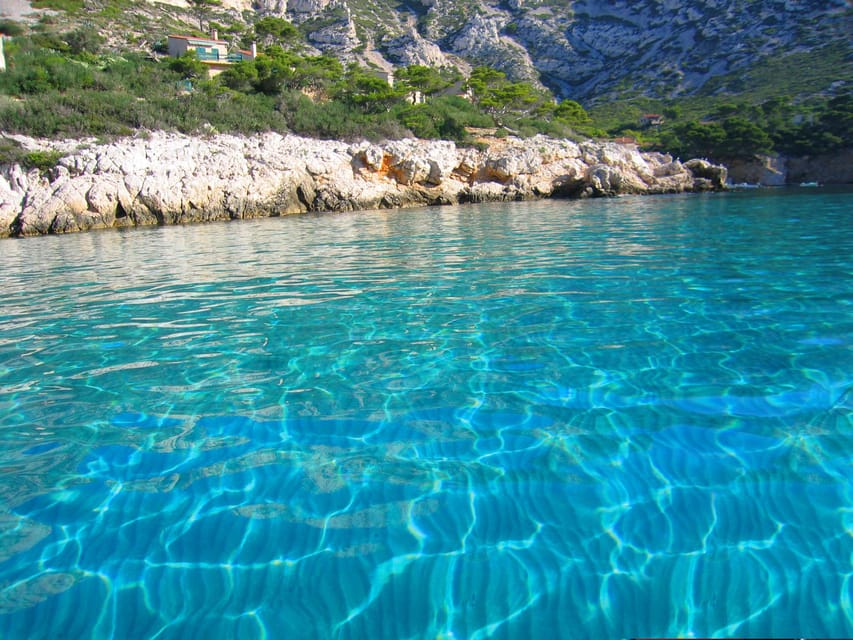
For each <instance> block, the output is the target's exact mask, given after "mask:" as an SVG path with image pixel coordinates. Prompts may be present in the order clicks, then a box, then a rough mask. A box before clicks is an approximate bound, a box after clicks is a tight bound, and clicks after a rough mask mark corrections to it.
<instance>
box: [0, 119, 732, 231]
mask: <svg viewBox="0 0 853 640" xmlns="http://www.w3.org/2000/svg"><path fill="white" fill-rule="evenodd" d="M10 137H11V136H10ZM14 138H15V140H17V141H18V142H19V143H21V144H22V145H23V146H24V148H25V149H27V150H29V151H35V150H39V151H55V152H59V153H61V154H62V158H61V159H60V160H59V163H58V164H57V165H56V166H55V167H54V168H53V169H51V170H50V171H47V172H44V173H43V172H40V171H39V170H37V169H33V170H30V171H25V170H23V169H22V168H21V166H20V165H5V166H0V237H23V236H35V235H44V234H52V233H69V232H76V231H85V230H89V229H106V228H123V227H134V226H146V225H163V224H183V223H190V222H203V221H213V220H234V219H242V218H257V217H271V216H280V215H286V214H292V213H302V212H307V211H351V210H360V209H378V208H396V207H408V206H421V205H438V204H457V203H466V202H489V201H507V200H525V199H533V198H547V197H596V196H614V195H620V194H660V193H679V192H685V191H706V190H716V189H723V188H725V182H726V168H725V167H722V166H718V165H712V164H710V163H708V162H706V161H704V160H689V161H687V162H684V163H682V162H679V161H678V160H673V158H672V157H671V156H668V155H666V154H661V153H643V152H640V151H639V150H638V149H637V148H636V146H634V145H623V144H617V143H613V142H593V141H588V142H580V143H575V142H571V141H568V140H554V139H550V138H545V137H542V136H537V137H535V138H531V139H527V140H521V139H517V138H511V137H510V138H502V139H499V138H492V139H490V140H489V142H488V144H485V143H484V144H482V145H480V147H478V148H462V147H457V146H456V145H455V144H454V143H453V142H448V141H429V140H414V139H405V140H396V141H388V142H383V143H368V142H363V143H357V144H347V143H343V142H336V141H326V140H314V139H306V138H300V137H298V136H292V135H280V134H276V133H265V134H260V135H256V136H233V135H211V136H206V137H200V136H185V135H180V134H175V133H165V132H153V133H147V134H145V135H140V136H137V137H133V138H125V139H121V140H117V141H114V142H110V143H106V144H98V143H96V142H93V141H47V140H36V139H32V138H24V137H21V136H15V137H14Z"/></svg>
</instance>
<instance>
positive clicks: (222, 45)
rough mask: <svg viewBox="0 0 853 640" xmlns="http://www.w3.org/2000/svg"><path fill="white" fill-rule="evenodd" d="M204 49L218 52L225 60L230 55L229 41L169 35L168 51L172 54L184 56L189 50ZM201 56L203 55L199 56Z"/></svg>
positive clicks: (206, 51) (209, 51)
mask: <svg viewBox="0 0 853 640" xmlns="http://www.w3.org/2000/svg"><path fill="white" fill-rule="evenodd" d="M198 49H203V52H204V53H207V54H212V53H218V54H219V58H220V59H222V60H224V59H225V58H226V57H227V56H228V43H227V42H222V41H220V40H205V39H203V38H184V37H180V38H179V37H175V36H169V40H168V51H169V55H170V56H174V57H178V56H182V55H184V54H185V53H187V51H197V50H198ZM199 57H200V58H201V57H202V56H199Z"/></svg>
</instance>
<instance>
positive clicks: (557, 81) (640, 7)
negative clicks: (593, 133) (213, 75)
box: [232, 0, 853, 101]
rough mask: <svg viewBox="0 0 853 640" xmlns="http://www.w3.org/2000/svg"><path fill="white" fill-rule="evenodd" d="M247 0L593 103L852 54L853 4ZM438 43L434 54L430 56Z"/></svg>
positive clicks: (334, 45)
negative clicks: (803, 58)
mask: <svg viewBox="0 0 853 640" xmlns="http://www.w3.org/2000/svg"><path fill="white" fill-rule="evenodd" d="M232 1H237V0H232ZM246 3H247V6H246V8H249V5H251V7H252V8H254V9H256V10H258V11H260V12H261V13H267V14H274V15H281V16H284V17H287V18H288V19H290V20H293V21H294V22H296V23H299V24H302V25H308V27H309V36H308V38H309V41H310V42H311V43H313V44H314V45H315V46H316V47H317V48H319V49H321V50H324V51H327V52H329V53H333V54H336V55H343V56H344V57H347V56H350V57H352V56H356V57H358V56H357V55H356V54H357V51H356V50H359V49H360V50H363V49H365V48H366V49H367V50H370V51H371V52H372V53H375V54H376V55H381V56H384V57H385V59H386V61H387V62H389V63H394V64H409V63H411V62H412V61H429V62H430V63H433V64H440V63H443V62H446V61H451V60H453V59H454V56H455V57H457V58H461V59H462V60H465V61H467V62H469V63H471V64H475V65H476V64H488V65H491V66H494V67H497V68H500V69H502V70H504V71H506V72H508V73H509V75H510V76H511V77H512V78H513V79H528V80H533V81H539V80H542V81H543V82H544V83H545V84H548V85H550V86H551V87H552V88H554V89H556V90H557V91H558V93H560V94H562V95H563V96H565V97H572V98H574V99H585V100H587V101H588V100H589V99H592V98H596V97H602V96H605V95H608V94H612V93H613V92H615V91H616V90H619V91H626V90H631V91H638V92H640V93H644V94H647V95H653V96H659V97H665V96H666V97H669V96H675V95H680V94H685V93H691V92H693V91H695V90H697V89H699V88H701V87H703V86H704V85H705V84H706V83H707V82H708V81H709V80H710V79H712V78H714V77H718V76H722V75H726V74H737V73H738V72H739V71H742V70H744V69H747V68H749V67H751V66H753V65H756V64H760V63H761V61H762V60H765V59H768V58H772V57H778V56H782V55H787V54H790V53H794V52H799V51H806V50H809V49H815V48H821V47H841V48H843V49H844V50H845V51H848V53H853V44H851V33H853V11H851V7H850V3H849V2H848V1H847V0H821V1H818V0H690V1H689V2H688V1H687V0H415V1H413V2H411V3H404V4H399V3H390V2H388V0H256V1H255V2H249V0H246ZM312 25H314V26H316V27H317V28H316V30H313V29H314V27H313V26H312ZM427 46H429V47H433V49H432V50H431V51H432V53H430V54H429V55H425V54H424V50H425V47H427ZM359 55H360V54H359ZM447 56H450V57H449V58H448V57H447ZM735 77H736V76H735ZM731 88H732V87H730V89H731Z"/></svg>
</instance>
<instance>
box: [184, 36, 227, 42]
mask: <svg viewBox="0 0 853 640" xmlns="http://www.w3.org/2000/svg"><path fill="white" fill-rule="evenodd" d="M169 37H170V38H174V39H175V40H191V41H193V42H209V43H210V44H228V41H227V40H214V39H213V38H199V37H196V36H169Z"/></svg>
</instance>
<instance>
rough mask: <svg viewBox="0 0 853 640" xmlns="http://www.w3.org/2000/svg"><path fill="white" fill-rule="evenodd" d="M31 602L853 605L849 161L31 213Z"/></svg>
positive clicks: (1, 308)
mask: <svg viewBox="0 0 853 640" xmlns="http://www.w3.org/2000/svg"><path fill="white" fill-rule="evenodd" d="M0 287H2V299H0V637H3V638H61V637H64V638H162V639H166V638H175V639H178V638H205V639H220V638H222V639H225V638H241V639H244V638H248V639H251V638H289V639H292V638H340V639H348V638H395V639H404V638H413V639H414V638H444V639H450V638H455V639H460V640H461V639H463V638H464V639H472V640H475V639H479V638H628V637H637V636H646V637H648V636H683V637H690V636H708V637H711V636H713V637H725V636H733V635H738V636H752V637H756V636H777V637H779V636H787V637H792V636H796V637H844V636H853V602H851V600H853V418H851V410H853V192H851V191H849V190H847V191H824V190H815V189H808V190H806V189H801V190H796V189H792V190H773V191H763V190H751V191H749V192H740V193H727V194H713V195H688V196H671V197H670V196H665V197H645V198H634V197H631V198H619V199H609V200H590V201H550V202H535V203H512V204H500V205H482V206H465V207H458V208H456V207H450V208H437V209H421V210H408V211H381V212H375V211H374V212H363V213H347V214H340V215H331V214H330V215H322V216H313V215H305V216H298V217H291V218H285V219H272V220H258V221H243V222H235V223H229V224H211V225H200V226H190V227H164V228H156V229H149V230H135V231H127V232H97V233H86V234H78V235H72V236H66V237H43V238H34V239H25V240H4V241H0Z"/></svg>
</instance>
